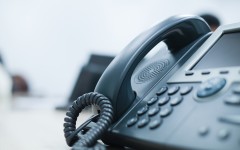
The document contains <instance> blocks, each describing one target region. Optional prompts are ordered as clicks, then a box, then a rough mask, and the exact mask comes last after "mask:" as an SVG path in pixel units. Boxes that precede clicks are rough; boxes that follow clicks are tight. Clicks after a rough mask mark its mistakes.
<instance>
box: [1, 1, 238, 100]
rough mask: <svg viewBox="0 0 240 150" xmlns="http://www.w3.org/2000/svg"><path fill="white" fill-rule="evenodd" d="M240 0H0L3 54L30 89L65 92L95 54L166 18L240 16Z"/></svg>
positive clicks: (224, 19) (229, 19)
mask: <svg viewBox="0 0 240 150" xmlns="http://www.w3.org/2000/svg"><path fill="white" fill-rule="evenodd" d="M239 6H240V1H238V0H228V1H226V0H201V1H192V0H184V1H183V0H180V1H177V0H168V1H163V0H131V1H128V0H121V1H111V0H101V1H97V0H88V1H83V0H68V1H66V0H0V53H1V56H2V58H3V60H4V65H5V66H6V68H7V70H8V71H9V73H11V74H19V75H21V76H23V77H24V78H25V79H26V80H27V82H28V85H29V90H30V92H32V93H35V94H41V95H45V96H61V97H67V96H68V95H69V93H70V91H71V90H72V89H73V86H74V83H75V82H76V78H77V76H78V73H79V70H80V68H81V67H82V66H83V65H84V63H86V62H87V60H88V59H89V55H90V54H91V53H97V54H103V55H110V56H115V55H117V53H119V52H120V51H121V50H122V49H123V48H124V47H125V46H126V45H127V44H128V43H129V42H130V41H131V40H132V39H133V38H134V37H135V36H137V35H138V34H139V33H140V32H142V31H144V30H145V29H147V28H149V27H150V26H152V25H154V24H156V23H157V22H160V21H162V20H164V19H166V18H167V17H170V16H172V15H177V14H195V15H199V14H202V13H211V14H214V15H216V16H217V17H218V18H219V19H220V21H221V24H229V23H234V22H239V21H240V16H239V15H237V14H238V12H239Z"/></svg>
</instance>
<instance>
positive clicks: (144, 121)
mask: <svg viewBox="0 0 240 150" xmlns="http://www.w3.org/2000/svg"><path fill="white" fill-rule="evenodd" d="M148 123H149V119H148V118H143V119H142V120H139V122H138V124H137V126H138V127H139V128H142V127H144V126H146V125H147V124H148Z"/></svg>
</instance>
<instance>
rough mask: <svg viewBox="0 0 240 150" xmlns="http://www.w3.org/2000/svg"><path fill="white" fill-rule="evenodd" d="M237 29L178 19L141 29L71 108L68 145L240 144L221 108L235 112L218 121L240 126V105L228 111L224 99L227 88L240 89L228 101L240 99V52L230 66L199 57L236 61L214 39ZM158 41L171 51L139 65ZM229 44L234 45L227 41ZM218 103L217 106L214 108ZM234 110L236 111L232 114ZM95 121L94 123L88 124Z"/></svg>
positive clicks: (236, 128) (215, 146)
mask: <svg viewBox="0 0 240 150" xmlns="http://www.w3.org/2000/svg"><path fill="white" fill-rule="evenodd" d="M239 26H240V25H235V26H227V27H223V28H220V29H219V30H217V31H216V32H214V34H213V35H212V36H210V35H211V32H210V28H209V26H208V25H207V24H206V22H205V21H204V20H203V19H202V18H200V17H197V16H175V17H171V18H169V19H167V20H165V21H163V22H161V23H159V24H157V25H155V26H153V27H152V28H150V29H149V30H147V31H145V32H143V33H142V34H140V35H139V36H138V37H137V38H135V39H134V40H133V41H132V42H131V43H130V44H129V45H128V46H127V47H126V48H125V49H124V50H123V51H122V52H121V53H120V54H119V55H118V56H117V57H115V59H114V60H113V61H112V62H111V63H110V65H109V66H108V67H107V69H106V70H105V72H104V73H103V75H102V76H101V78H100V80H99V81H98V84H97V86H96V88H95V92H93V93H88V94H84V95H83V96H81V97H79V98H78V99H77V100H76V101H75V102H74V103H73V105H72V106H71V107H69V111H68V112H67V114H66V115H67V117H66V118H65V119H64V120H65V123H64V132H65V137H66V141H67V144H68V145H69V146H72V145H75V146H76V147H77V148H81V147H88V146H93V145H94V143H95V142H96V140H98V139H100V138H101V139H102V141H103V142H104V143H106V144H109V145H119V146H126V147H132V148H137V149H142V148H151V149H159V148H170V149H172V148H177V149H178V148H197V149H206V148H210V149H218V148H224V146H225V147H227V148H232V149H234V148H235V149H236V148H237V149H238V148H239V147H237V146H239V145H237V144H236V143H234V142H232V141H230V142H226V141H224V140H226V139H227V138H228V136H229V134H230V133H229V132H228V131H229V130H228V129H232V130H234V131H236V134H235V135H234V137H238V138H240V135H239V126H234V127H232V126H231V127H229V126H228V124H227V125H226V126H225V124H224V125H222V124H220V125H219V122H218V119H219V113H220V112H221V111H222V110H225V111H226V112H230V115H229V116H224V115H223V116H220V119H219V120H221V121H222V122H227V123H229V122H230V124H231V123H232V122H233V124H234V123H235V124H240V123H239V122H240V121H239V108H228V107H227V108H225V105H224V106H223V102H222V99H224V97H226V94H225V93H227V94H231V90H233V89H232V88H234V91H235V94H234V95H233V98H230V99H228V100H226V102H225V103H227V104H229V105H234V104H235V103H237V102H238V101H239V103H240V100H239V99H240V98H239V93H240V90H239V89H240V88H239V86H240V85H239V83H240V78H239V72H240V68H239V66H240V63H239V61H238V56H239V54H240V53H239V52H238V51H239V50H237V48H235V49H234V50H232V51H234V52H233V53H234V54H235V55H233V56H234V58H235V59H236V61H232V63H230V64H229V63H228V64H227V63H226V64H224V62H221V59H222V58H219V59H220V61H216V62H217V63H214V61H213V62H212V64H211V66H213V68H210V70H213V71H212V72H211V71H209V69H208V67H207V65H206V64H205V65H204V61H203V62H202V61H201V59H202V58H203V60H204V58H205V56H206V57H208V55H209V56H212V58H209V59H210V60H211V59H217V58H218V57H216V56H218V55H220V54H221V53H223V54H222V55H221V56H222V57H226V59H228V60H229V59H231V58H230V57H228V56H227V55H226V56H225V55H224V51H221V50H219V51H216V50H211V49H212V48H214V46H213V44H215V43H216V45H217V43H219V42H216V41H217V40H218V39H219V38H220V43H221V42H222V40H221V37H225V36H223V35H224V34H225V33H228V32H229V33H232V32H235V31H238V30H239ZM231 36H232V35H231ZM236 37H237V36H236ZM236 37H235V38H236ZM228 38H233V37H229V36H228V35H226V37H225V39H228ZM236 39H239V38H236ZM226 41H227V42H226ZM160 42H164V43H165V44H166V45H167V47H168V50H162V49H161V50H160V51H159V53H158V54H156V56H154V57H153V58H151V59H150V60H147V61H146V62H143V63H142V64H141V65H140V67H139V66H138V65H139V63H140V61H141V60H142V59H143V58H144V56H145V55H146V54H147V53H148V52H149V51H151V50H152V49H153V48H154V47H155V46H156V45H157V44H158V43H160ZM224 42H225V44H224V45H229V40H225V41H224ZM237 43H239V42H235V43H234V44H235V45H237ZM231 44H232V43H231ZM224 45H221V46H218V49H221V48H222V47H224ZM235 47H237V46H235ZM224 48H226V46H225V47H224ZM163 51H164V52H163ZM208 51H210V52H214V54H212V55H211V53H210V54H209V53H208ZM162 52H163V53H162ZM231 54H232V53H231ZM215 57H216V58H215ZM219 62H221V63H219ZM226 62H227V61H226ZM232 65H233V66H234V67H232ZM137 66H138V68H137V70H136V67H137ZM199 66H200V67H199ZM204 67H205V68H204ZM224 67H225V68H224ZM229 67H230V69H229ZM198 68H200V69H198ZM133 78H135V79H136V80H135V79H133ZM132 81H133V82H132ZM135 81H136V82H135ZM133 84H134V85H133ZM232 85H233V86H232ZM229 90H230V91H229ZM231 96H232V95H231ZM216 99H221V100H216ZM89 105H97V106H98V109H96V110H100V111H98V112H99V114H97V115H96V116H94V117H92V118H90V119H89V120H88V121H86V122H85V123H84V124H83V125H81V126H80V127H79V128H77V129H76V119H77V117H78V114H79V113H80V112H81V110H82V109H84V107H85V106H89ZM216 106H219V110H217V109H215V110H213V108H216ZM236 112H237V113H238V116H237V115H232V114H234V113H236ZM204 117H205V118H204ZM216 118H217V119H216ZM197 120H199V121H200V122H198V121H197ZM229 120H230V121H229ZM90 122H96V124H93V125H92V126H91V125H88V124H89V123H90ZM222 122H221V123H222ZM210 126H211V127H213V128H214V127H215V126H216V127H217V129H215V130H213V131H212V132H217V133H215V134H217V136H219V137H217V138H219V141H217V139H216V138H215V137H213V135H212V134H210V133H209V132H210V131H209V130H210V128H211V127H210ZM184 136H185V137H184ZM234 139H236V138H234ZM191 140H192V141H191ZM208 141H210V142H212V143H208ZM222 141H224V142H225V145H224V144H223V142H222ZM233 143H234V144H235V145H233ZM232 145H233V146H232ZM229 146H230V147H229ZM76 147H75V148H76Z"/></svg>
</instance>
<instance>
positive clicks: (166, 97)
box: [158, 96, 170, 106]
mask: <svg viewBox="0 0 240 150" xmlns="http://www.w3.org/2000/svg"><path fill="white" fill-rule="evenodd" d="M169 100H170V97H169V96H165V97H162V98H160V99H159V101H158V105H159V106H161V105H164V104H166V103H167V102H168V101H169Z"/></svg>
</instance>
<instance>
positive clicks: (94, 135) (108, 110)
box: [63, 92, 113, 149]
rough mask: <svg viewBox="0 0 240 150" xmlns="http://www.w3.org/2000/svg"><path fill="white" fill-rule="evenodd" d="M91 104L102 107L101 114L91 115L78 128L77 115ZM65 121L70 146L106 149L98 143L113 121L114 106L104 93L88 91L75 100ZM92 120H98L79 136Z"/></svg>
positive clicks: (65, 133) (66, 135)
mask: <svg viewBox="0 0 240 150" xmlns="http://www.w3.org/2000/svg"><path fill="white" fill-rule="evenodd" d="M91 105H97V106H98V107H99V108H100V114H99V115H96V116H94V117H91V118H90V119H89V120H87V121H86V122H85V123H83V124H82V125H81V126H80V127H78V128H77V129H76V121H77V117H78V116H79V114H80V113H81V111H82V110H83V109H84V108H85V107H87V106H91ZM96 118H98V120H97V119H96ZM64 121H65V123H64V124H63V126H64V136H65V139H66V142H67V144H68V146H73V149H104V148H102V147H103V146H102V147H101V146H99V144H96V143H97V140H99V139H100V138H101V136H102V135H103V133H104V132H105V131H106V130H107V129H108V128H109V126H110V125H111V123H112V121H113V108H112V105H111V102H110V101H109V99H108V98H107V97H105V96H104V95H102V94H99V93H96V92H91V93H87V94H84V95H82V96H80V97H79V98H77V100H75V101H74V102H73V104H72V105H71V106H70V107H69V109H68V111H67V113H66V117H65V118H64ZM91 122H96V124H95V125H94V126H93V127H91V128H90V129H89V130H88V131H87V132H86V133H85V134H83V135H81V136H79V132H80V133H81V132H82V131H83V129H84V128H85V127H86V126H87V125H88V124H89V123H91ZM94 147H95V148H94Z"/></svg>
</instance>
